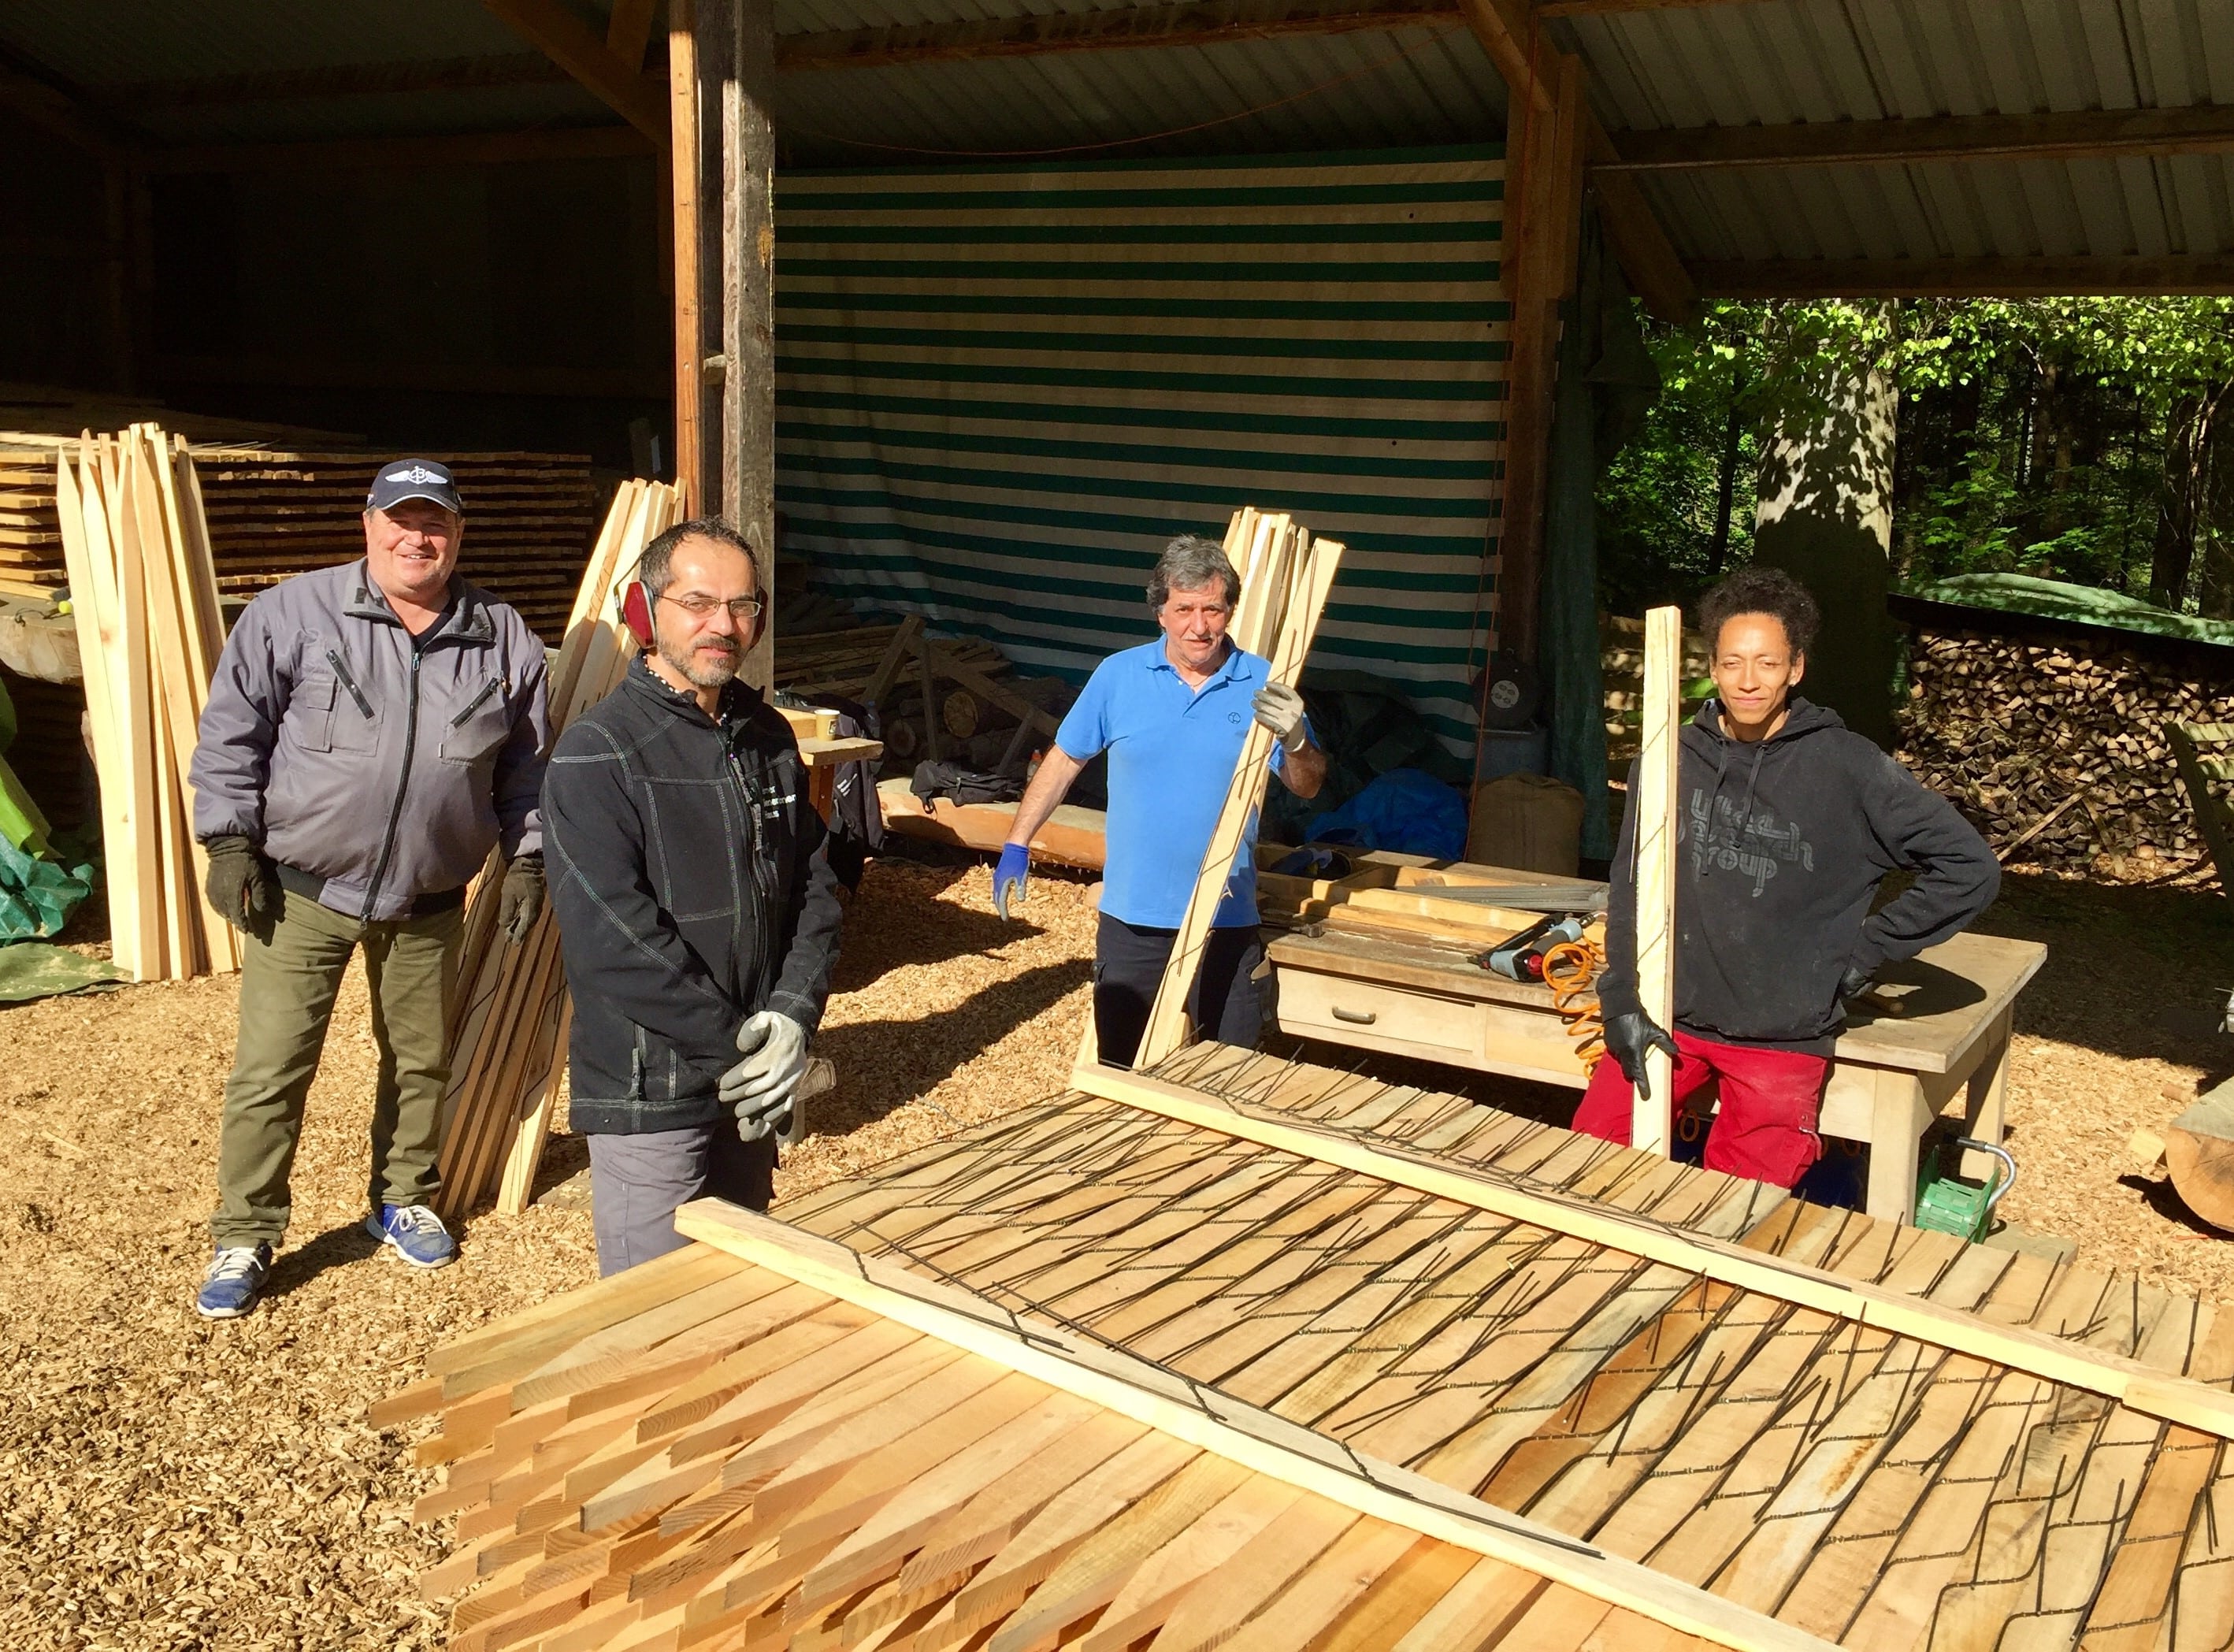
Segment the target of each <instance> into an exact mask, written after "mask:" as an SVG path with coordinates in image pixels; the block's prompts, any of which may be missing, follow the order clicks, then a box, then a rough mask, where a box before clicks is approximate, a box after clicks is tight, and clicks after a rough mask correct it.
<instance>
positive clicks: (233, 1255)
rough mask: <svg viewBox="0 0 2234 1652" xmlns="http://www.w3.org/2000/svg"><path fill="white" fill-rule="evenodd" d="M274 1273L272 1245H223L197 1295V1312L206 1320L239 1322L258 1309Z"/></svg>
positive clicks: (195, 1300)
mask: <svg viewBox="0 0 2234 1652" xmlns="http://www.w3.org/2000/svg"><path fill="white" fill-rule="evenodd" d="M270 1276H271V1246H270V1245H268V1244H259V1245H258V1246H257V1247H256V1248H255V1249H253V1250H251V1249H250V1248H249V1247H248V1246H246V1245H245V1244H235V1245H220V1246H219V1248H218V1253H217V1254H216V1255H215V1256H213V1257H211V1258H210V1265H209V1270H208V1271H207V1272H206V1273H205V1274H203V1275H202V1288H201V1290H199V1291H197V1292H196V1293H195V1294H194V1312H196V1313H197V1314H199V1315H200V1316H202V1317H203V1318H204V1319H238V1318H239V1317H240V1316H242V1315H244V1314H245V1313H247V1312H248V1311H249V1310H250V1309H252V1308H254V1307H255V1306H256V1299H257V1298H258V1296H262V1295H263V1294H264V1282H265V1279H266V1278H268V1277H270Z"/></svg>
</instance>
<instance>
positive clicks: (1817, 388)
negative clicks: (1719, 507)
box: [1754, 344, 1899, 749]
mask: <svg viewBox="0 0 2234 1652" xmlns="http://www.w3.org/2000/svg"><path fill="white" fill-rule="evenodd" d="M1898 411H1899V393H1898V390H1897V389H1895V387H1894V384H1893V382H1892V380H1891V377H1890V376H1888V375H1886V374H1885V372H1884V371H1883V370H1882V369H1881V368H1880V367H1879V365H1878V363H1877V362H1875V361H1873V360H1871V358H1870V357H1869V356H1868V355H1867V353H1866V352H1865V349H1864V348H1863V347H1862V346H1860V345H1858V344H1857V345H1855V346H1854V347H1853V348H1852V350H1851V351H1850V352H1849V353H1848V355H1847V356H1845V358H1844V359H1839V358H1838V357H1835V356H1826V358H1825V364H1824V366H1823V367H1821V368H1820V369H1817V371H1816V375H1815V376H1814V378H1813V380H1812V382H1803V383H1801V384H1800V385H1797V386H1795V387H1793V394H1789V395H1786V396H1785V397H1784V398H1782V403H1781V406H1780V408H1778V409H1777V411H1776V412H1775V414H1774V415H1773V423H1772V426H1771V428H1770V430H1769V432H1768V434H1767V440H1766V441H1764V442H1763V445H1762V452H1761V466H1760V503H1759V505H1758V506H1756V509H1755V516H1754V560H1755V561H1756V562H1760V563H1765V564H1767V565H1770V566H1772V567H1779V568H1782V569H1784V570H1785V571H1787V572H1788V573H1790V574H1792V575H1793V577H1794V578H1798V579H1799V580H1800V583H1802V584H1805V585H1806V587H1807V588H1808V589H1809V590H1810V591H1813V592H1814V594H1815V600H1816V601H1817V603H1818V604H1820V605H1821V607H1822V610H1823V614H1824V617H1825V619H1826V622H1827V623H1826V624H1825V626H1824V627H1823V631H1822V635H1821V636H1819V637H1817V639H1816V642H1815V648H1814V651H1813V653H1811V654H1810V655H1809V656H1807V671H1806V685H1805V688H1804V689H1803V692H1804V693H1805V694H1806V696H1807V698H1809V699H1810V700H1813V701H1815V702H1817V703H1819V704H1821V705H1826V706H1828V707H1830V708H1831V709H1832V710H1833V711H1836V712H1837V713H1838V714H1839V715H1840V716H1841V717H1843V718H1845V722H1846V726H1847V727H1848V728H1852V729H1853V730H1854V731H1855V732H1856V733H1857V734H1860V735H1867V736H1868V737H1869V738H1870V739H1871V740H1873V741H1877V742H1878V744H1879V745H1880V746H1884V747H1886V748H1888V749H1889V748H1891V742H1892V669H1893V630H1892V622H1891V617H1889V616H1888V615H1887V614H1886V612H1885V595H1886V591H1887V590H1888V588H1889V586H1890V583H1891V557H1890V553H1891V548H1892V469H1893V447H1894V431H1895V421H1896V418H1897V415H1898Z"/></svg>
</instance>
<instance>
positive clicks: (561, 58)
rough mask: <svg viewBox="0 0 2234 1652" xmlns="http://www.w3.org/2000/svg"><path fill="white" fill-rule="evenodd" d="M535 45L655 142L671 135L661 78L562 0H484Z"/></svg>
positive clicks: (490, 8) (663, 140)
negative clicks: (622, 53)
mask: <svg viewBox="0 0 2234 1652" xmlns="http://www.w3.org/2000/svg"><path fill="white" fill-rule="evenodd" d="M481 3H482V4H484V5H486V6H487V8H488V9H489V10H491V11H492V12H493V13H495V14H496V16H499V17H500V18H502V19H503V20H504V21H505V22H506V23H508V24H510V25H511V26H512V27H513V29H516V30H517V31H518V32H519V35H520V36H522V37H523V38H525V39H526V41H527V42H529V43H530V44H531V45H532V46H534V47H535V48H536V49H538V50H539V51H541V52H543V53H544V54H545V56H548V57H549V58H550V59H551V61H552V62H554V63H556V64H558V65H559V68H561V69H565V71H566V72H567V73H568V74H569V75H572V76H573V77H574V78H575V79H576V80H578V81H579V82H581V83H582V84H583V86H585V87H586V88H588V89H589V90H590V91H591V92H592V93H594V94H595V95H597V96H598V99H599V100H600V101H603V102H604V105H605V107H606V108H610V109H611V110H612V111H613V112H614V113H615V114H618V115H620V116H621V117H622V118H623V119H624V120H625V121H627V122H628V123H629V124H630V126H632V127H635V128H636V129H637V131H639V132H641V133H643V135H644V136H645V137H647V138H650V140H652V141H653V142H654V143H657V144H664V143H665V142H666V141H667V134H668V120H667V99H666V97H665V95H663V92H662V89H661V88H660V84H659V82H657V81H656V79H652V78H650V77H649V76H647V75H644V74H643V73H642V71H641V70H640V69H636V68H631V67H630V65H629V64H627V63H625V62H622V61H621V59H620V58H618V57H617V56H614V54H613V52H612V50H611V48H610V47H608V46H607V45H606V44H605V42H604V40H602V39H600V38H599V37H598V34H597V32H596V31H595V30H594V29H591V27H590V25H589V24H587V23H584V22H583V21H582V20H581V19H580V18H579V17H578V16H575V14H574V13H573V12H572V11H571V10H568V9H567V8H566V7H565V5H563V4H561V3H560V0H481Z"/></svg>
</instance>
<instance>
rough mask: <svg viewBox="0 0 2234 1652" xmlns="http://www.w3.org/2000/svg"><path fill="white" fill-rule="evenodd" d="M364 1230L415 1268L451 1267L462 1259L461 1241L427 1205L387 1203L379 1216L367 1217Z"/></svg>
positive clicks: (382, 1207)
mask: <svg viewBox="0 0 2234 1652" xmlns="http://www.w3.org/2000/svg"><path fill="white" fill-rule="evenodd" d="M364 1231H366V1232H367V1233H369V1234H370V1235H372V1237H374V1238H376V1239H378V1240H379V1241H380V1242H381V1244H382V1245H384V1246H386V1247H387V1248H388V1249H389V1250H393V1251H395V1254H396V1255H397V1256H399V1257H402V1258H403V1259H404V1260H405V1261H406V1262H408V1263H410V1264H411V1265H412V1266H413V1267H415V1268H447V1267H448V1266H449V1265H450V1263H453V1262H455V1261H456V1260H457V1259H458V1242H457V1241H456V1240H455V1239H453V1238H452V1237H450V1230H449V1229H447V1228H446V1227H444V1226H443V1225H442V1218H441V1217H439V1216H437V1215H435V1214H434V1211H430V1210H428V1208H427V1207H426V1206H425V1205H382V1206H381V1207H380V1214H379V1215H378V1216H368V1217H366V1218H364Z"/></svg>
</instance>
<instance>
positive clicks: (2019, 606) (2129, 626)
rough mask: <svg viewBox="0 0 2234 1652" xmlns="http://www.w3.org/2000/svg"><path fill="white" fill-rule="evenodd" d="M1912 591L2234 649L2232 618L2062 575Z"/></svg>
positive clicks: (1995, 577)
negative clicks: (2193, 612)
mask: <svg viewBox="0 0 2234 1652" xmlns="http://www.w3.org/2000/svg"><path fill="white" fill-rule="evenodd" d="M1908 594H1909V595H1910V596H1911V597H1922V598H1923V599H1924V601H1926V602H1934V603H1952V604H1956V605H1957V606H1959V607H1963V608H1990V609H1993V610H1996V611H1998V612H2001V613H2005V614H2037V615H2039V616H2041V617H2042V618H2044V619H2062V620H2070V621H2073V622H2074V623H2075V624H2080V625H2105V626H2108V627H2110V628H2111V629H2113V630H2121V631H2145V632H2146V633H2147V634H2148V635H2150V636H2152V637H2180V638H2183V639H2185V641H2187V642H2191V643H2218V644H2219V645H2220V646H2222V647H2227V648H2234V620H2224V619H2197V618H2194V617H2192V616H2190V615H2187V614H2175V613H2173V612H2172V611H2170V610H2169V609H2164V608H2159V607H2156V606H2155V605H2154V604H2150V603H2145V602H2141V601H2139V599H2137V598H2135V597H2126V596H2121V595H2120V594H2119V593H2118V592H2117V591H2102V590H2100V589H2098V588H2096V587H2095V586H2093V585H2073V584H2065V583H2064V582H2063V581H2062V580H2061V579H2037V578H2034V577H2033V576H2032V575H2030V574H2022V573H1965V574H1957V575H1956V576H1955V577H1954V578H1951V579H1937V580H1934V581H1933V582H1932V583H1931V584H1928V585H1919V586H1917V588H1916V589H1915V590H1913V591H1910V592H1909V593H1908Z"/></svg>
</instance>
